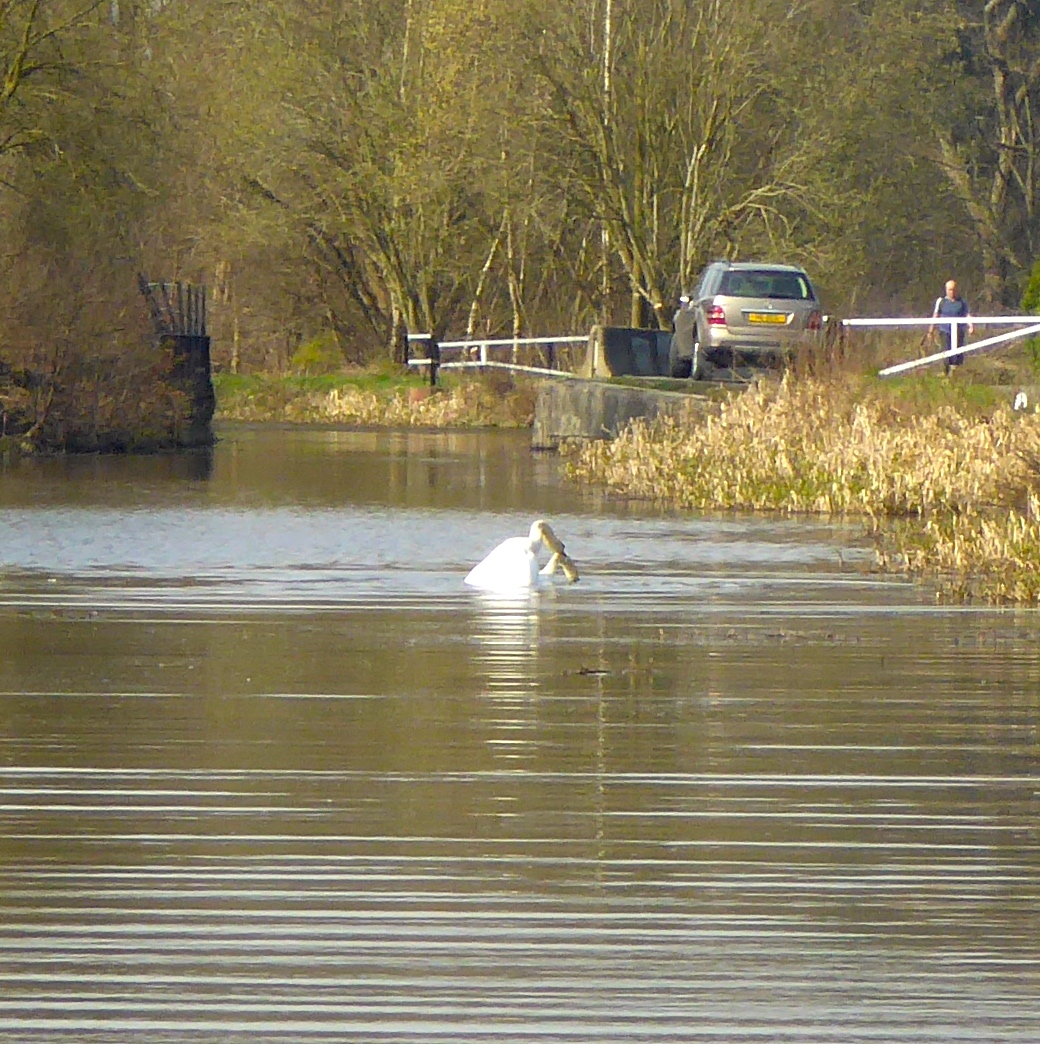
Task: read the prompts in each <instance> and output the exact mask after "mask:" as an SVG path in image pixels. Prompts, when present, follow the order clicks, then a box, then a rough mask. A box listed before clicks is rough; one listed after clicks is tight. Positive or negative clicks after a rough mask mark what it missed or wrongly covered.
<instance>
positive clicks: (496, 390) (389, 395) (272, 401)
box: [213, 369, 536, 428]
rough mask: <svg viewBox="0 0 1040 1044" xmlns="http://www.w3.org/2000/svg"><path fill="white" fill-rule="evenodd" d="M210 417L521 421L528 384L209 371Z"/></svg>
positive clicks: (530, 406)
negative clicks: (433, 383)
mask: <svg viewBox="0 0 1040 1044" xmlns="http://www.w3.org/2000/svg"><path fill="white" fill-rule="evenodd" d="M213 385H214V388H215V390H216V394H217V414H216V417H217V420H218V421H219V420H236V421H255V422H267V421H278V422H290V423H295V424H345V425H358V426H362V427H429V428H478V427H480V428H486V427H497V428H523V427H528V426H530V424H531V422H532V419H533V417H534V404H535V397H536V390H535V387H534V385H532V384H530V383H529V382H523V381H516V380H513V379H511V378H509V377H508V376H504V377H501V376H498V375H495V376H493V377H483V378H480V377H476V378H474V377H455V376H453V375H447V374H445V375H442V379H441V382H440V384H439V386H438V387H437V388H434V389H431V388H430V387H429V386H428V384H427V383H426V382H425V381H424V380H423V379H422V378H420V377H419V376H418V375H415V376H413V375H410V374H404V375H402V374H400V373H399V372H395V371H393V370H390V369H387V370H357V371H352V372H346V373H337V374H334V375H327V376H302V375H276V374H263V373H258V374H249V375H238V374H215V375H214V377H213Z"/></svg>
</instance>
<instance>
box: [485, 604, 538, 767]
mask: <svg viewBox="0 0 1040 1044" xmlns="http://www.w3.org/2000/svg"><path fill="white" fill-rule="evenodd" d="M476 601H477V606H476V612H475V613H474V616H473V637H474V639H475V640H476V643H477V652H476V654H475V657H474V659H475V662H474V668H475V670H476V672H477V673H478V674H481V673H482V674H483V676H484V686H485V688H484V698H485V699H486V700H487V702H488V704H489V705H490V706H489V707H488V711H487V715H486V719H485V720H486V722H487V724H488V725H490V726H491V727H492V732H491V735H490V736H489V737H488V745H489V746H490V747H491V748H492V750H493V751H494V753H495V755H496V756H498V757H503V758H507V759H510V760H513V759H517V758H524V757H527V756H529V755H531V754H532V753H533V752H534V749H535V744H536V739H535V733H536V731H537V727H538V696H539V695H540V691H541V686H540V682H539V677H538V659H539V642H540V640H541V637H542V614H543V613H544V612H545V610H546V605H545V599H544V598H543V597H541V596H540V595H539V594H538V593H537V592H536V591H534V590H531V589H519V590H516V591H513V592H510V593H502V592H491V591H480V592H479V593H478V594H477V595H476Z"/></svg>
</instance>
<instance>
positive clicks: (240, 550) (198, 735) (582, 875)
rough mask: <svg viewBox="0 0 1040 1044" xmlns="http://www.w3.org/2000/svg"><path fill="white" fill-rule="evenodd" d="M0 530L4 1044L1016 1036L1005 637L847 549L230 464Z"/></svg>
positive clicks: (1019, 816)
mask: <svg viewBox="0 0 1040 1044" xmlns="http://www.w3.org/2000/svg"><path fill="white" fill-rule="evenodd" d="M537 517H543V518H546V519H548V520H549V521H550V522H551V523H552V524H553V526H554V528H555V530H556V532H557V533H558V535H559V536H560V537H561V538H562V539H563V540H564V541H565V542H566V544H567V549H568V552H570V553H571V554H572V556H573V557H574V559H575V560H576V561H577V563H578V566H579V568H580V569H581V571H582V579H581V581H580V582H579V583H577V584H573V585H567V584H562V585H557V586H553V587H550V588H549V589H547V590H545V591H541V592H538V593H536V594H532V595H529V596H523V597H520V598H513V599H508V598H507V599H503V598H493V597H488V596H485V595H481V594H480V593H478V592H476V591H473V590H470V589H468V588H467V587H465V585H464V584H463V583H462V578H463V576H464V575H465V573H466V571H467V570H468V569H469V567H470V566H471V565H472V564H474V563H475V562H476V561H477V560H479V559H480V558H481V557H482V556H483V555H484V554H485V553H486V552H487V551H488V550H489V549H490V548H491V547H492V546H494V544H495V543H497V541H499V540H500V539H502V538H503V537H506V536H511V535H521V534H525V533H526V532H527V530H528V528H529V526H530V523H531V521H532V520H533V519H534V518H537ZM0 533H2V540H0V983H2V984H3V988H2V990H0V1040H3V1041H58V1040H61V1041H72V1040H74V1041H77V1042H79V1041H88V1042H112V1044H115V1042H121V1044H122V1042H126V1041H133V1042H147V1044H158V1042H187V1041H192V1042H207V1044H209V1042H217V1041H220V1042H236V1044H237V1042H245V1041H249V1042H266V1041H276V1042H288V1041H292V1042H298V1044H307V1042H313V1041H358V1042H377V1044H378V1042H396V1041H400V1042H411V1044H420V1042H438V1041H444V1042H452V1044H470V1042H491V1041H495V1042H503V1041H517V1042H541V1041H545V1042H561V1044H562V1042H573V1044H579V1042H580V1044H590V1042H613V1041H618V1042H622V1041H623V1042H655V1041H676V1042H677V1041H698V1042H699V1041H704V1042H720V1044H721V1042H727V1044H729V1042H738V1041H739V1042H780V1041H798V1042H818V1044H844V1042H860V1041H863V1042H865V1041H870V1042H890V1044H900V1042H935V1044H939V1042H942V1044H949V1042H956V1041H993V1042H1011V1041H1020V1042H1035V1041H1037V1040H1040V826H1038V823H1040V735H1038V718H1040V627H1038V619H1037V615H1036V614H1035V613H1033V612H1025V611H1017V612H1016V611H1010V610H1005V611H999V610H993V609H987V608H961V607H944V606H941V605H937V604H936V603H935V601H934V599H933V598H932V596H931V594H930V593H929V592H928V591H927V590H925V589H923V588H921V587H918V586H915V585H913V584H910V583H907V582H906V581H903V580H900V579H896V578H892V577H885V576H879V575H875V574H874V573H872V572H871V570H870V562H871V555H870V548H869V546H867V544H866V542H865V541H864V539H863V537H862V535H861V532H860V530H859V528H858V527H856V526H855V525H851V526H845V527H842V526H838V525H828V524H824V523H820V522H815V521H805V520H784V519H773V518H764V517H749V516H739V515H725V516H719V517H700V516H689V517H687V516H673V515H668V514H662V513H659V512H654V511H652V510H650V509H648V508H645V507H644V508H641V507H635V506H625V505H622V504H618V503H614V502H611V501H610V500H609V499H607V498H604V497H603V496H602V495H601V494H599V493H597V492H596V491H595V490H591V489H588V488H581V487H574V486H571V485H569V484H567V483H566V482H565V481H564V480H563V479H562V478H561V476H560V474H559V466H558V461H557V460H556V459H555V458H554V457H552V456H539V455H535V454H532V453H531V452H530V451H529V450H528V448H527V444H526V439H525V436H524V435H516V434H502V433H480V434H422V433H362V432H333V431H313V430H309V431H299V430H281V429H276V428H256V429H251V428H245V427H243V428H236V429H233V430H228V431H225V432H223V434H222V438H221V441H220V443H219V444H218V445H217V447H216V448H215V450H214V451H213V453H212V455H192V456H184V457H154V458H133V459H129V458H127V459H122V458H83V459H70V460H50V461H30V462H23V463H20V464H17V465H10V466H8V467H7V469H6V470H4V471H2V472H0Z"/></svg>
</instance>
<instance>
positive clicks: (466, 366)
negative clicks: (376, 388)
mask: <svg viewBox="0 0 1040 1044" xmlns="http://www.w3.org/2000/svg"><path fill="white" fill-rule="evenodd" d="M408 340H409V342H410V343H413V344H416V343H418V344H429V343H430V336H429V335H428V334H409V335H408ZM588 340H589V338H588V336H587V335H585V336H566V337H508V338H507V337H501V338H486V337H485V338H481V339H479V340H471V341H440V342H439V343H438V344H437V355H436V357H435V358H430V357H429V356H426V357H425V358H416V359H412V358H409V360H408V365H409V366H435V367H437V368H438V369H440V370H481V369H485V370H494V369H498V370H513V371H516V372H519V373H533V374H540V375H542V376H546V377H576V376H577V374H574V373H571V372H570V371H569V370H561V369H559V368H557V367H555V366H526V365H523V364H521V363H517V362H515V361H513V359H515V356H516V349H517V348H520V347H526V346H532V345H546V346H548V347H550V348H555V347H556V346H557V345H564V344H588ZM503 349H507V350H508V354H509V355H511V356H513V359H502V358H498V359H495V358H492V357H491V356H492V355H499V356H501V355H502V354H506V353H505V352H503Z"/></svg>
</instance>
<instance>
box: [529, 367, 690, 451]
mask: <svg viewBox="0 0 1040 1044" xmlns="http://www.w3.org/2000/svg"><path fill="white" fill-rule="evenodd" d="M708 401H709V400H708V399H707V398H706V397H704V396H701V395H687V394H684V393H682V392H666V391H655V390H653V389H650V388H646V389H643V388H629V387H623V386H620V385H615V384H607V383H606V382H604V381H587V380H578V379H575V380H552V381H545V382H544V383H543V384H542V387H541V388H540V389H539V392H538V400H537V403H536V405H535V413H534V428H533V430H532V433H531V444H532V446H533V447H534V448H535V449H555V448H556V447H557V446H559V444H560V442H562V441H565V440H567V439H609V438H613V437H614V436H615V435H617V434H618V432H619V431H621V429H622V428H624V427H625V425H626V424H628V422H629V421H631V420H634V419H635V418H637V417H642V418H646V419H652V418H654V417H675V418H681V417H683V416H688V415H689V414H690V413H691V412H697V411H699V410H703V409H704V408H705V407H706V405H707V403H708Z"/></svg>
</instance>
